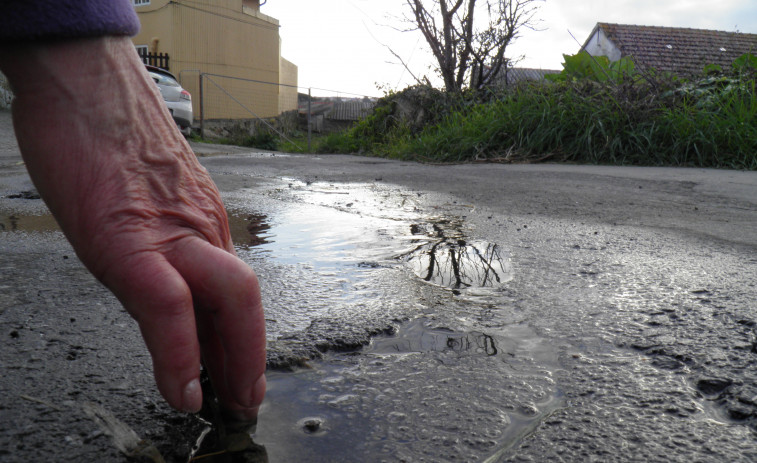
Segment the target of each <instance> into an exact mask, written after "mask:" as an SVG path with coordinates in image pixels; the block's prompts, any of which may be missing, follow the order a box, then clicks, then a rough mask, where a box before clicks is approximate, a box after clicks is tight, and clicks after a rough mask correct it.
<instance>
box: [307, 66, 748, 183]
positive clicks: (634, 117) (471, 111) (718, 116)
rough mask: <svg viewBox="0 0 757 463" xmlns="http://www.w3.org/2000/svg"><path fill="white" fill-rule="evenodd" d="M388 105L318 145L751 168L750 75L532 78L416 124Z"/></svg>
mask: <svg viewBox="0 0 757 463" xmlns="http://www.w3.org/2000/svg"><path fill="white" fill-rule="evenodd" d="M713 82H714V83H713ZM390 108H391V106H389V105H387V106H383V107H382V108H381V109H380V110H379V111H378V112H377V113H376V114H374V115H372V116H370V117H369V118H368V119H366V120H365V121H363V122H361V123H359V124H358V125H357V126H356V127H355V128H354V129H352V130H351V131H348V132H346V133H343V134H336V135H333V136H331V137H329V138H328V139H327V140H326V141H325V143H323V144H321V146H320V147H319V151H320V152H330V151H331V152H361V153H365V154H374V155H379V156H387V157H393V158H403V159H415V160H420V161H434V162H460V161H470V160H483V159H488V160H503V161H538V160H552V161H563V162H565V161H567V162H577V163H593V164H616V165H654V166H661V165H669V166H698V167H728V168H738V169H757V95H756V94H755V80H754V77H753V76H751V77H750V76H741V77H728V78H725V77H723V78H718V79H715V80H714V81H713V80H712V79H709V80H708V79H704V80H702V81H700V82H680V81H663V80H657V81H651V82H645V81H640V80H638V79H637V80H635V81H628V82H625V83H623V82H621V83H619V84H618V83H599V82H594V81H579V82H555V83H549V84H538V85H537V84H531V85H526V86H521V87H518V88H516V89H515V90H513V91H510V92H508V93H506V94H505V95H503V96H500V97H497V98H492V99H490V100H489V101H486V102H479V103H475V104H465V105H457V106H455V107H453V108H451V109H450V110H449V111H447V112H446V114H443V115H441V116H439V117H437V118H436V120H435V123H433V124H429V125H426V126H425V127H423V128H422V129H420V130H415V131H414V130H411V129H410V128H409V127H407V126H406V125H403V123H402V122H401V121H399V120H398V119H396V118H393V116H392V112H391V110H390Z"/></svg>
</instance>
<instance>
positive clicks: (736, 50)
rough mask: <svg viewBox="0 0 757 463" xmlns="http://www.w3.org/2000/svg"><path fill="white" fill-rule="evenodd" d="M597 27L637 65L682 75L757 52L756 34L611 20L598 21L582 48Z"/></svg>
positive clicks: (721, 64)
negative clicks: (611, 21)
mask: <svg viewBox="0 0 757 463" xmlns="http://www.w3.org/2000/svg"><path fill="white" fill-rule="evenodd" d="M598 30H602V32H603V33H604V34H605V35H606V36H607V38H608V39H610V40H611V41H612V42H613V44H615V46H616V47H618V49H619V50H620V53H621V56H631V57H633V60H634V62H635V63H636V64H637V65H639V66H641V67H643V68H654V69H656V70H658V71H666V72H673V73H675V74H679V75H691V74H698V73H701V72H702V69H703V68H704V66H705V65H706V64H718V65H720V66H723V67H724V68H726V67H730V66H731V63H733V61H734V60H735V59H736V58H738V57H739V56H741V55H743V54H744V53H753V54H757V34H745V33H741V32H724V31H712V30H706V29H688V28H679V27H658V26H635V25H624V24H608V23H597V25H596V26H595V27H594V30H593V31H592V33H591V34H590V35H589V38H588V39H587V40H586V43H584V45H583V47H581V49H584V48H586V46H587V45H588V44H589V41H590V40H591V38H592V37H594V35H595V34H596V33H597V31H598Z"/></svg>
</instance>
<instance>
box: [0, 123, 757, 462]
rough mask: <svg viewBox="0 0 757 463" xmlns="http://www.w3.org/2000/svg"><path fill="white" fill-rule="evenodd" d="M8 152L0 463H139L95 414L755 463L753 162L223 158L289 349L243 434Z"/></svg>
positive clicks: (311, 444) (441, 453) (400, 453)
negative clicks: (730, 167) (191, 383)
mask: <svg viewBox="0 0 757 463" xmlns="http://www.w3.org/2000/svg"><path fill="white" fill-rule="evenodd" d="M0 115H1V114H0ZM1 123H2V120H0V125H1ZM0 128H1V127H0ZM1 140H2V138H0V217H1V218H2V223H4V224H6V227H7V229H6V231H3V232H0V248H1V251H2V256H3V258H2V263H1V264H0V273H1V275H0V276H1V279H0V281H1V282H0V285H1V286H2V292H0V336H3V342H2V343H0V349H2V350H1V351H0V354H2V355H0V359H2V364H1V365H0V366H1V367H2V375H3V380H2V381H0V397H1V399H0V408H1V409H2V413H0V429H1V430H2V432H0V460H2V461H11V462H13V461H60V460H64V461H104V462H111V461H112V462H120V461H126V458H127V457H126V456H125V455H124V453H123V452H122V451H120V450H119V449H118V448H117V447H116V446H115V445H114V443H113V439H112V438H111V437H110V436H108V435H107V433H106V432H104V431H103V430H102V429H100V428H99V427H98V425H97V424H96V423H95V422H94V421H93V419H92V418H90V417H89V416H87V414H86V413H85V411H84V408H83V404H85V403H95V404H97V405H98V406H99V407H102V409H104V410H106V411H107V412H108V413H109V414H110V415H112V416H113V417H115V418H116V419H117V420H119V421H120V422H122V423H124V424H125V425H126V426H128V427H129V428H130V429H132V430H133V431H134V432H135V433H136V434H137V435H138V436H139V438H140V439H142V440H145V441H148V442H150V443H151V444H152V445H154V447H155V448H156V449H157V450H158V451H159V452H160V454H161V455H162V457H163V458H164V459H165V460H166V461H171V462H174V461H176V462H179V461H181V462H186V461H188V460H189V459H190V458H195V457H197V456H202V455H209V454H211V453H214V452H223V451H225V450H226V451H227V452H226V453H225V454H220V455H217V456H213V457H211V456H207V457H206V458H207V459H201V460H199V461H210V459H211V458H213V459H218V460H217V461H230V460H229V459H230V458H233V456H232V455H230V453H232V452H228V450H229V449H231V450H233V451H236V452H238V453H240V455H238V456H240V457H244V458H248V457H252V456H253V454H254V455H255V458H260V459H267V460H268V461H273V462H276V461H281V462H286V461H300V460H307V461H435V462H436V461H561V460H562V461H724V462H725V461H728V462H731V461H737V462H738V461H744V462H746V461H754V460H755V459H757V439H756V438H755V436H756V434H755V429H757V401H755V397H757V390H755V389H754V385H755V384H757V377H756V376H757V373H755V371H757V370H756V369H755V361H756V360H757V354H756V353H755V352H756V351H757V348H755V339H757V335H756V334H755V326H757V322H756V321H755V320H756V319H755V315H754V313H755V312H754V302H753V301H754V300H757V287H755V284H754V282H755V281H757V258H755V257H754V256H755V255H757V252H756V251H757V199H755V198H757V194H755V193H757V176H756V175H755V174H754V173H749V172H732V171H709V170H694V169H637V168H609V167H596V166H594V167H581V166H551V165H539V166H499V165H497V166H493V165H484V166H482V165H461V166H422V165H416V164H410V163H402V162H393V161H386V160H379V159H369V158H357V157H348V156H328V157H318V156H291V155H286V156H284V155H279V154H277V153H262V154H256V153H245V152H241V151H240V152H234V154H233V155H227V154H223V155H221V154H218V153H219V152H214V151H213V147H208V148H207V153H208V156H207V157H203V158H202V162H203V164H204V165H205V166H206V167H207V168H208V169H209V171H210V172H211V174H212V175H213V178H214V179H215V180H216V182H217V184H218V185H219V187H220V189H221V191H222V194H223V197H224V201H225V203H226V206H227V209H228V211H229V213H230V217H231V227H232V233H233V238H234V242H235V245H236V248H237V252H238V254H239V255H240V257H241V258H242V259H243V260H245V261H246V262H248V263H249V264H250V265H251V266H253V267H254V268H255V269H256V271H257V272H258V274H259V276H260V280H261V283H262V285H263V294H264V303H265V306H266V307H267V312H266V323H267V329H268V337H269V346H270V349H269V350H270V352H269V366H270V368H271V369H270V370H269V374H268V376H269V392H268V394H267V398H266V401H265V402H264V405H263V407H262V409H261V414H260V417H259V418H260V419H259V422H258V424H257V427H256V429H255V432H254V433H253V434H252V441H248V440H246V439H247V438H246V437H245V436H242V437H240V439H241V440H240V441H236V440H231V441H230V440H225V441H224V438H223V437H222V436H220V434H219V433H218V432H217V431H216V430H213V423H210V425H209V421H208V420H207V419H205V418H202V417H195V416H186V415H182V414H179V413H176V412H174V411H172V410H169V409H168V408H167V407H166V406H165V404H164V403H163V402H162V400H161V399H160V397H159V395H158V393H157V391H156V390H155V386H154V383H153V380H152V377H151V370H150V368H151V366H150V359H149V355H148V354H147V352H146V350H145V348H144V346H143V345H142V342H141V339H140V337H139V333H138V330H137V328H136V326H135V324H134V323H133V321H132V320H131V319H130V318H129V317H128V315H127V314H125V313H124V312H123V310H122V309H120V307H119V305H118V303H117V301H115V299H114V298H113V297H112V296H111V295H110V294H109V293H108V292H107V291H105V290H104V289H103V288H102V287H100V286H99V285H98V284H97V283H96V282H95V281H94V279H93V278H92V277H91V276H90V275H89V274H88V273H87V272H86V271H85V270H84V269H83V268H82V266H81V264H80V263H79V262H78V260H77V259H76V258H75V255H74V254H73V252H72V251H71V249H70V248H69V247H68V245H67V243H66V242H65V240H64V239H63V237H62V235H61V234H60V232H58V231H56V230H55V228H54V227H53V226H49V227H48V226H47V225H45V226H42V225H34V224H32V222H31V221H30V220H31V219H29V218H31V217H38V218H40V217H44V216H45V208H44V205H42V204H41V201H40V200H38V199H33V198H25V197H24V195H23V192H28V191H32V190H33V187H32V185H31V184H30V182H29V181H28V177H27V176H25V174H24V172H23V165H21V164H19V160H18V157H17V156H18V155H17V153H15V152H14V151H13V148H12V147H10V148H8V147H7V146H9V145H10V143H9V142H3V141H1ZM3 143H5V144H3ZM3 147H5V148H3ZM197 149H198V151H202V149H203V147H199V148H197ZM228 152H229V151H228V150H227V151H225V153H228ZM14 153H15V154H14ZM13 195H20V196H19V197H13V198H11V197H9V196H13ZM34 220H37V219H34ZM45 220H47V219H45ZM14 223H15V225H13V224H14ZM48 225H49V223H48ZM14 227H15V228H14ZM35 227H36V228H35ZM228 434H232V435H233V434H236V433H233V432H232V433H227V435H228ZM249 435H250V434H246V436H248V437H249ZM201 437H202V438H201ZM251 442H254V446H253V445H252V444H251ZM237 445H239V446H237ZM224 459H225V460H224ZM242 461H244V460H242Z"/></svg>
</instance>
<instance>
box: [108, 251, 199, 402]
mask: <svg viewBox="0 0 757 463" xmlns="http://www.w3.org/2000/svg"><path fill="white" fill-rule="evenodd" d="M103 283H105V285H106V286H108V287H109V288H110V289H111V291H113V293H114V294H115V295H116V296H117V297H118V298H119V300H120V301H121V303H122V304H123V305H124V307H125V308H126V310H127V311H128V312H129V313H130V314H131V316H132V317H134V319H135V320H136V321H137V323H138V324H139V328H140V330H141V332H142V337H143V338H144V341H145V344H146V345H147V348H148V350H149V351H150V354H151V355H152V360H153V370H154V374H155V381H156V383H157V385H158V390H159V391H160V393H161V394H162V395H163V397H164V398H165V399H166V401H167V402H168V403H169V405H171V406H172V407H174V408H176V409H179V410H183V411H187V412H197V411H199V410H200V408H201V406H202V390H201V388H200V382H199V377H200V348H199V343H198V340H197V330H196V324H195V316H194V309H193V306H192V296H191V292H190V290H189V287H188V286H187V284H186V282H185V281H184V279H183V278H182V277H181V275H179V273H178V272H177V271H176V270H175V269H174V268H173V267H172V266H171V265H170V264H169V263H168V262H167V261H166V260H165V258H164V257H163V256H161V255H160V254H157V253H153V252H150V253H147V252H146V253H141V254H137V255H135V256H132V257H131V258H129V259H125V260H124V261H122V262H121V263H119V265H118V267H117V269H115V270H112V271H111V272H109V273H108V274H107V275H105V276H104V277H103Z"/></svg>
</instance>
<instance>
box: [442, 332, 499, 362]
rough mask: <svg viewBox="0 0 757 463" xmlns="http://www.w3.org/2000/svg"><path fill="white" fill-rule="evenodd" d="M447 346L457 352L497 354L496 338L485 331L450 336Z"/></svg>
mask: <svg viewBox="0 0 757 463" xmlns="http://www.w3.org/2000/svg"><path fill="white" fill-rule="evenodd" d="M447 348H448V349H450V350H453V351H456V352H468V351H472V352H478V353H484V354H486V355H488V356H490V357H491V356H493V355H497V345H496V343H495V342H494V338H493V337H491V336H489V335H488V334H484V333H470V334H467V335H465V336H448V337H447Z"/></svg>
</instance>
